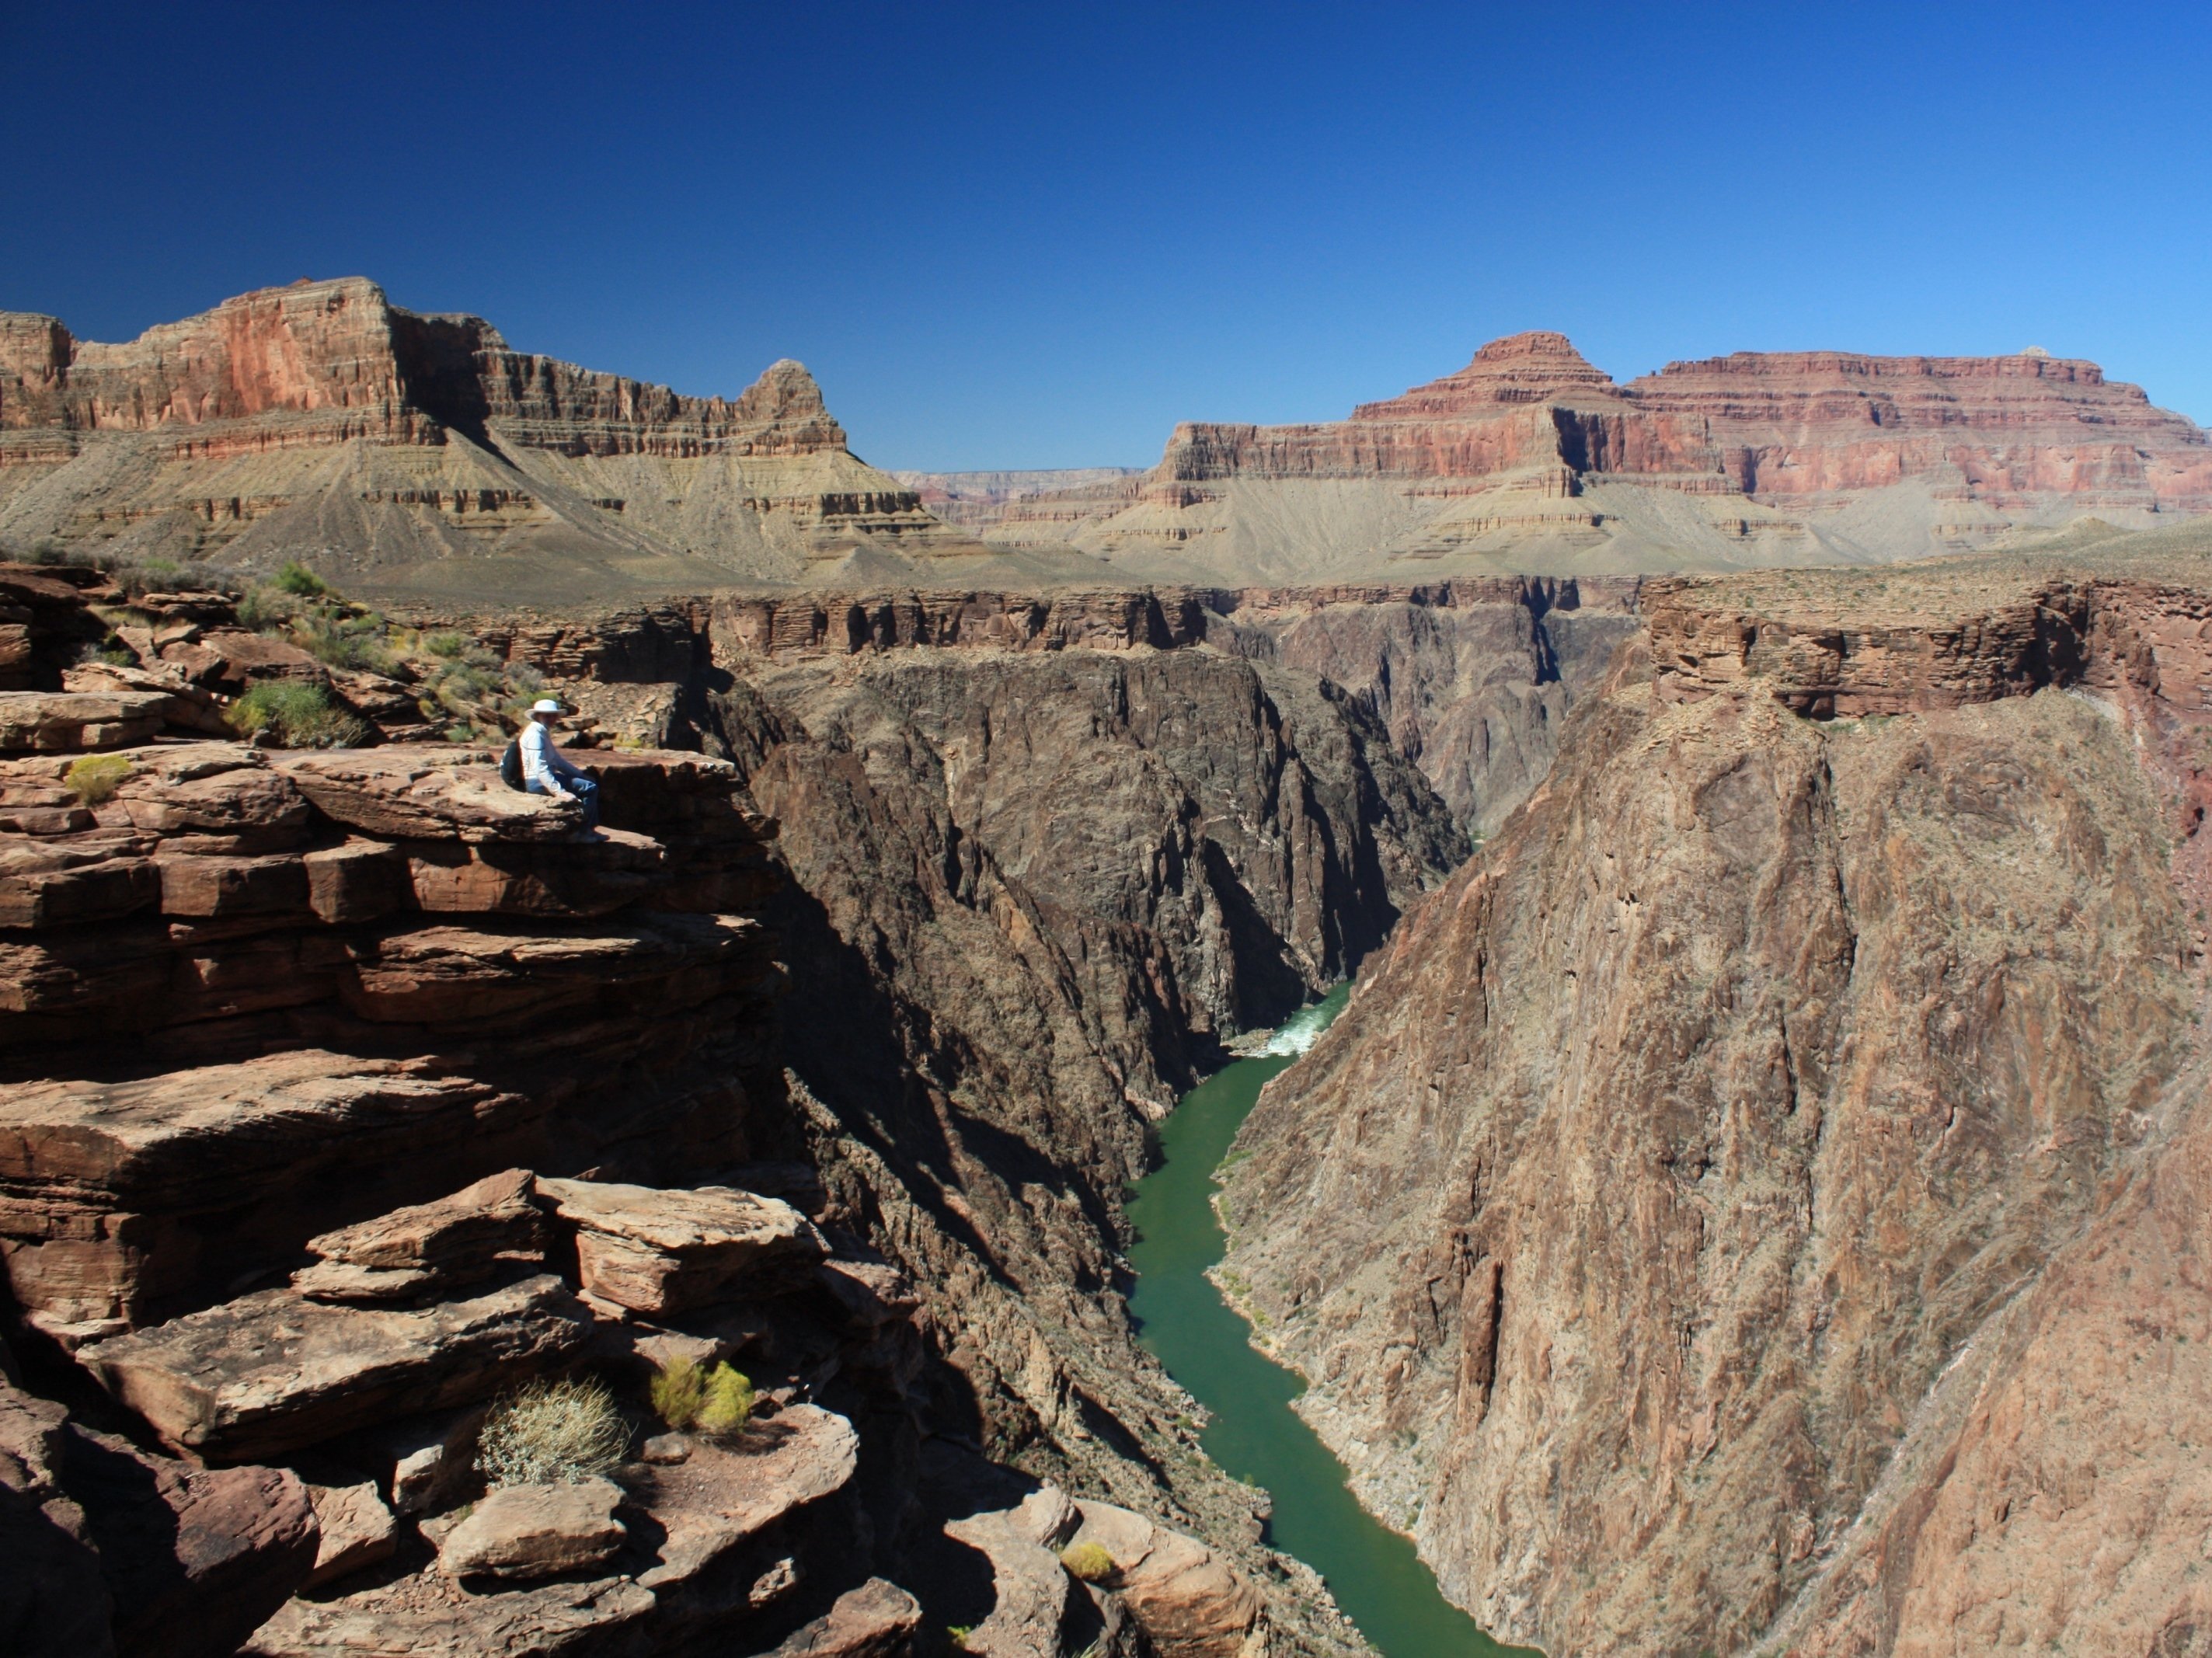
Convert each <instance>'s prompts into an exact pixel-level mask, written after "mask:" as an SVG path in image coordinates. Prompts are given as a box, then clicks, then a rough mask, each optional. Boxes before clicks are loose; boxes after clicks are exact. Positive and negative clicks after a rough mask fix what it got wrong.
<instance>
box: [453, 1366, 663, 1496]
mask: <svg viewBox="0 0 2212 1658" xmlns="http://www.w3.org/2000/svg"><path fill="white" fill-rule="evenodd" d="M627 1450H629V1424H628V1423H627V1422H625V1421H623V1418H622V1412H619V1411H617V1409H616V1408H615V1402H614V1400H613V1398H612V1397H611V1395H610V1394H608V1392H607V1390H606V1389H605V1388H603V1387H601V1386H600V1385H599V1383H598V1382H530V1383H528V1384H527V1385H526V1386H525V1387H524V1388H522V1389H521V1391H520V1392H519V1393H515V1394H511V1395H509V1396H508V1397H507V1399H505V1400H501V1402H500V1403H499V1404H498V1405H496V1406H494V1407H493V1408H492V1412H491V1414H490V1416H489V1417H487V1418H485V1419H484V1425H483V1433H482V1434H480V1435H478V1436H477V1471H478V1472H479V1473H482V1474H483V1476H484V1478H485V1479H489V1481H490V1482H491V1483H492V1484H493V1485H581V1484H582V1483H583V1482H584V1481H585V1480H586V1479H595V1478H597V1477H598V1476H599V1475H600V1474H603V1473H606V1472H607V1471H608V1470H609V1469H611V1468H612V1467H614V1466H615V1465H616V1464H617V1463H618V1462H620V1461H622V1460H623V1453H624V1452H625V1451H627Z"/></svg>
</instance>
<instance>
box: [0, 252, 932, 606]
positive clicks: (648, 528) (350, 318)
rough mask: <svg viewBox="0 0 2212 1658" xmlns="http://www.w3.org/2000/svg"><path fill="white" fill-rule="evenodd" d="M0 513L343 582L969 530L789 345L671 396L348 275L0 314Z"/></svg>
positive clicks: (688, 562) (726, 572)
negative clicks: (922, 493)
mask: <svg viewBox="0 0 2212 1658" xmlns="http://www.w3.org/2000/svg"><path fill="white" fill-rule="evenodd" d="M0 535H5V536H7V537H9V538H11V539H15V540H18V541H21V542H22V543H24V544H28V543H29V542H31V541H33V540H34V539H36V538H38V537H57V538H58V539H60V540H61V541H63V542H64V543H76V544H88V545H92V544H99V545H107V546H110V547H112V548H113V549H117V550H125V551H130V552H134V553H136V554H138V555H141V556H150V555H155V554H159V555H161V556H168V557H173V558H178V557H181V558H191V559H200V558H215V559H217V560H218V561H219V562H223V563H227V564H234V565H242V566H246V567H248V568H262V567H264V566H269V565H271V564H273V563H274V562H276V561H279V560H281V559H283V558H284V557H286V556H291V554H292V553H293V552H294V550H313V552H315V553H317V554H319V556H322V557H324V558H325V559H326V560H329V561H330V562H332V563H333V564H334V565H335V566H337V568H340V569H341V570H343V573H344V574H346V575H347V576H348V577H349V579H351V580H353V581H354V582H356V584H359V583H375V582H382V583H384V584H386V585H398V586H406V585H408V584H409V583H410V581H412V582H415V583H416V584H418V585H419V584H425V583H427V584H428V586H430V587H432V588H433V589H434V590H435V589H436V588H438V587H439V586H441V585H445V586H450V585H451V584H453V583H456V582H458V583H461V584H464V585H465V584H467V583H469V582H471V581H472V580H477V579H478V578H479V577H480V576H481V574H482V572H481V571H478V572H476V573H475V574H471V571H470V570H468V569H467V568H459V569H456V568H451V567H452V566H453V563H454V562H455V561H457V560H459V561H463V562H481V561H484V560H490V561H492V562H493V564H494V567H495V568H496V569H498V570H500V571H501V572H503V573H504V574H507V575H508V576H510V577H527V578H530V579H534V584H535V585H536V586H538V587H539V588H540V589H541V590H544V589H549V588H550V589H553V590H558V591H562V592H567V591H572V590H574V589H575V588H576V587H577V586H578V585H579V583H580V582H581V583H582V584H583V585H584V586H591V585H593V584H596V585H598V586H599V587H600V588H602V589H603V590H611V591H619V590H621V589H623V588H624V587H627V586H635V585H636V582H637V580H639V579H640V578H642V579H645V580H652V579H653V578H655V577H659V578H660V579H663V580H668V581H671V582H685V583H696V582H702V581H704V582H712V581H716V580H720V581H727V580H732V579H733V578H745V577H751V578H755V579H759V578H769V579H777V578H785V577H788V576H790V575H793V574H797V573H799V572H800V571H802V570H804V569H805V568H807V567H808V565H809V563H810V562H821V561H823V560H828V561H831V562H834V561H836V560H838V559H842V558H844V557H845V556H848V554H850V553H851V552H852V551H853V550H854V548H856V547H858V546H860V545H862V544H870V543H876V542H881V543H884V544H890V545H891V546H893V547H900V546H906V547H911V548H919V549H921V550H925V551H926V552H957V551H958V550H961V549H962V548H963V547H968V546H969V545H970V544H967V543H965V542H964V541H963V540H962V539H961V538H960V537H957V536H953V535H951V534H950V533H949V532H948V531H946V530H945V526H944V525H941V524H940V523H939V521H938V520H937V519H934V518H933V517H932V516H931V515H930V514H929V513H927V512H926V511H925V510H923V509H922V507H921V505H920V502H919V497H918V495H916V493H915V491H914V490H913V489H908V488H907V487H905V486H903V485H902V484H900V483H898V482H897V481H896V480H895V479H893V478H891V477H889V476H888V475H886V474H884V473H882V472H878V471H876V470H875V469H873V468H872V467H870V466H867V465H865V464H863V463H862V462H860V461H859V460H857V459H854V456H853V454H852V452H851V451H850V450H849V448H848V446H847V443H846V438H845V434H844V431H843V429H842V428H840V427H839V426H838V424H837V422H836V421H835V420H834V419H832V418H831V417H830V416H829V411H828V410H827V409H826V408H825V407H824V405H823V400H822V394H821V392H820V390H819V388H818V387H817V386H816V385H815V383H814V380H812V378H811V376H810V375H809V374H807V373H806V371H805V368H804V367H801V366H800V365H799V364H798V363H795V362H791V361H783V362H778V363H776V364H775V365H773V366H772V367H769V369H768V370H767V371H766V372H765V373H764V374H762V376H761V377H760V379H759V380H757V381H756V382H755V383H754V384H753V385H752V386H750V388H748V389H747V390H746V391H745V392H743V393H742V394H741V395H739V396H738V397H736V398H720V397H714V398H693V397H684V396H680V395H678V393H676V392H671V390H669V389H668V388H667V387H665V386H651V385H647V384H645V383H643V382H641V381H637V380H627V379H624V378H623V377H621V376H619V375H616V374H600V373H597V372H594V371H592V370H588V369H584V368H579V367H576V366H574V364H571V363H565V362H560V361H556V360H554V359H552V358H550V357H544V356H539V355H533V354H530V353H524V352H517V351H514V350H512V349H509V348H508V346H507V343H506V341H505V340H504V339H502V338H501V336H500V334H499V331H497V330H496V329H495V328H493V327H492V326H491V325H489V323H487V322H485V321H484V320H483V319H481V318H477V317H468V316H422V315H417V314H416V313H412V312H409V311H404V310H402V309H400V308H399V307H395V306H393V305H392V304H391V303H390V302H389V301H387V300H386V297H385V295H384V293H383V291H382V290H381V289H380V288H377V287H376V286H375V285H374V283H371V282H366V281H363V280H362V279H361V278H358V277H349V278H344V279H342V280H339V281H335V282H297V283H295V284H293V285H292V286H291V287H289V288H267V289H263V290H261V291H259V292H257V293H252V294H247V295H240V297H238V298H236V299H234V300H230V301H226V302H225V303H223V304H222V305H221V306H218V307H216V309H214V310H213V311H210V312H207V313H204V314H202V315H200V316H197V317H191V318H187V319H185V320H184V321H182V322H178V323H172V324H167V325H163V326H161V327H158V328H155V329H151V330H149V331H148V332H146V333H145V334H143V335H142V336H141V337H139V338H137V340H134V341H131V342H130V343H125V344H119V345H103V344H98V343H92V342H88V341H80V340H78V339H76V337H74V336H73V335H72V334H71V333H70V331H69V330H68V329H67V328H66V327H64V325H62V324H61V322H60V321H58V319H54V318H52V317H40V316H31V315H27V314H25V313H0ZM410 572H411V573H412V574H410Z"/></svg>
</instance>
